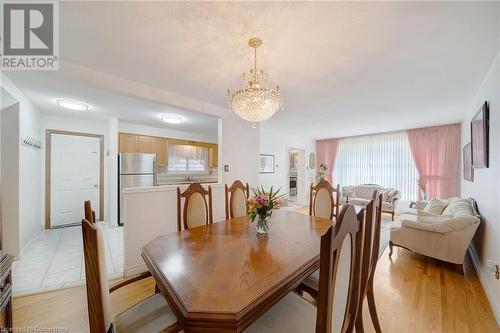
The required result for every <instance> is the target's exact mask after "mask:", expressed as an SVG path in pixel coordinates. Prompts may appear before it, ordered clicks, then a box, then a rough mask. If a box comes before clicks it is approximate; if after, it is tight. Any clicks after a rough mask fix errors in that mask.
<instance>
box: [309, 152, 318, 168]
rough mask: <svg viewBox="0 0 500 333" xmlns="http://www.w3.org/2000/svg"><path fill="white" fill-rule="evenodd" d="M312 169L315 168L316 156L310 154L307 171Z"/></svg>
mask: <svg viewBox="0 0 500 333" xmlns="http://www.w3.org/2000/svg"><path fill="white" fill-rule="evenodd" d="M314 168H316V154H315V153H310V154H309V169H314Z"/></svg>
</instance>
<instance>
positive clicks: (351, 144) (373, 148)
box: [333, 131, 418, 200]
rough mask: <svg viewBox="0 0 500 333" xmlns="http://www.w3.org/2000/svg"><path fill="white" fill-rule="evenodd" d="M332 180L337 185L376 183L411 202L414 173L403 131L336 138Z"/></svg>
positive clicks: (413, 191) (416, 188) (414, 183)
mask: <svg viewBox="0 0 500 333" xmlns="http://www.w3.org/2000/svg"><path fill="white" fill-rule="evenodd" d="M333 177H334V182H333V183H334V184H340V185H341V186H345V185H360V184H378V185H382V186H384V187H391V188H395V189H398V190H399V191H400V192H401V199H402V200H415V199H416V196H417V191H418V184H417V180H418V171H417V168H416V167H415V163H414V162H413V157H412V154H411V149H410V145H409V143H408V136H407V134H406V131H401V132H391V133H382V134H373V135H364V136H356V137H350V138H343V139H340V144H339V151H338V153H337V161H336V163H335V169H334V171H333Z"/></svg>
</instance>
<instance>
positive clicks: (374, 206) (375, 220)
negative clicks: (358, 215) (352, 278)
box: [356, 190, 383, 333]
mask: <svg viewBox="0 0 500 333" xmlns="http://www.w3.org/2000/svg"><path fill="white" fill-rule="evenodd" d="M382 196H383V193H381V192H380V191H377V190H375V191H373V194H372V200H371V201H370V202H369V203H368V204H367V205H366V208H365V221H366V222H365V236H364V242H363V254H362V259H361V283H360V292H359V305H358V311H359V312H358V315H357V319H356V333H363V332H364V327H363V302H364V300H365V298H366V299H367V300H368V309H369V310H370V317H371V319H372V322H373V327H374V328H375V332H377V333H381V329H380V322H379V320H378V315H377V309H376V306H375V295H374V294H373V279H374V276H375V269H376V268H377V262H378V258H379V253H380V228H381V223H382Z"/></svg>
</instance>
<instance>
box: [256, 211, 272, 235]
mask: <svg viewBox="0 0 500 333" xmlns="http://www.w3.org/2000/svg"><path fill="white" fill-rule="evenodd" d="M268 219H269V217H267V216H266V217H261V216H259V219H258V220H257V227H256V230H257V236H261V237H266V236H267V233H268V232H269V225H268V224H267V223H268Z"/></svg>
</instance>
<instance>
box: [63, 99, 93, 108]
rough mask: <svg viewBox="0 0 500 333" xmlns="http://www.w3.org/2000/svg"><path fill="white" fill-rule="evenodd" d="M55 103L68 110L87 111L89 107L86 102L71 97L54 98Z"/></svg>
mask: <svg viewBox="0 0 500 333" xmlns="http://www.w3.org/2000/svg"><path fill="white" fill-rule="evenodd" d="M56 103H57V105H59V106H60V107H62V108H65V109H70V110H76V111H87V110H88V109H89V106H88V104H85V103H83V102H79V101H74V100H71V99H58V100H56Z"/></svg>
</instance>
